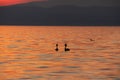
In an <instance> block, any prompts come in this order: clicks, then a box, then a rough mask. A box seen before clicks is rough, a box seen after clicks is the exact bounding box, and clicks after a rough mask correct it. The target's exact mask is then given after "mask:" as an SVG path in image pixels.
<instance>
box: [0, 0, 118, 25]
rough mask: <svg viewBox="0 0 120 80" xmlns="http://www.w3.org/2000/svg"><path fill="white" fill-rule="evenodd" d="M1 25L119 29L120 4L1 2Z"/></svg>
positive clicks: (98, 0) (100, 0) (108, 0)
mask: <svg viewBox="0 0 120 80" xmlns="http://www.w3.org/2000/svg"><path fill="white" fill-rule="evenodd" d="M18 4H19V5H18ZM0 25H120V0H0Z"/></svg>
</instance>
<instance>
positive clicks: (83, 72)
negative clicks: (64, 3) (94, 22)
mask: <svg viewBox="0 0 120 80" xmlns="http://www.w3.org/2000/svg"><path fill="white" fill-rule="evenodd" d="M56 43H58V44H59V46H58V47H59V51H55V48H56V46H55V44H56ZM64 43H67V44H68V48H70V51H66V52H65V51H64ZM0 80H120V28H119V27H114V26H113V27H52V26H51V27H47V26H46V27H42V26H40V27H39V26H33V27H29V26H21V27H20V26H19V27H17V26H0Z"/></svg>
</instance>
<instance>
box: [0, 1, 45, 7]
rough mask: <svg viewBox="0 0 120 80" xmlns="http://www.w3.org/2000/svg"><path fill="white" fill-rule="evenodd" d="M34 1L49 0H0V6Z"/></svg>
mask: <svg viewBox="0 0 120 80" xmlns="http://www.w3.org/2000/svg"><path fill="white" fill-rule="evenodd" d="M34 1H47V0H0V6H9V5H16V4H21V3H27V2H34Z"/></svg>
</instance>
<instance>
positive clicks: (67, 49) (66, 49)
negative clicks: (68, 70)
mask: <svg viewBox="0 0 120 80" xmlns="http://www.w3.org/2000/svg"><path fill="white" fill-rule="evenodd" d="M64 50H65V51H70V49H69V48H67V44H66V43H65V48H64Z"/></svg>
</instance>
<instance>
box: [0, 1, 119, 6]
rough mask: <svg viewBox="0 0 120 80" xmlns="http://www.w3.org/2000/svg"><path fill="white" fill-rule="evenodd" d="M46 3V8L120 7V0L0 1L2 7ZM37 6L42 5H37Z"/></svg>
mask: <svg viewBox="0 0 120 80" xmlns="http://www.w3.org/2000/svg"><path fill="white" fill-rule="evenodd" d="M35 1H39V2H43V1H44V2H45V3H46V4H44V3H42V4H43V5H45V6H55V5H77V6H120V5H119V4H120V0H0V6H8V5H15V4H21V3H27V2H35ZM36 5H37V6H38V5H41V4H39V3H36Z"/></svg>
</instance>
